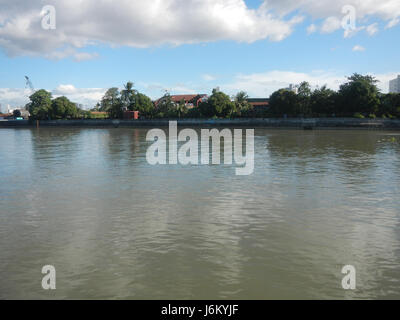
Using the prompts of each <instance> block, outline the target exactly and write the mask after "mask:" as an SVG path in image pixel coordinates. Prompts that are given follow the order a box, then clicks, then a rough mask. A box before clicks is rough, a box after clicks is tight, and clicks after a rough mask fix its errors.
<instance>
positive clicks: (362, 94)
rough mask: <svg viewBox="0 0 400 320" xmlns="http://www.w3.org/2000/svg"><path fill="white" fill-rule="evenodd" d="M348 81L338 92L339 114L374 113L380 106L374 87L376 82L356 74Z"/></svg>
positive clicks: (369, 77)
mask: <svg viewBox="0 0 400 320" xmlns="http://www.w3.org/2000/svg"><path fill="white" fill-rule="evenodd" d="M348 80H349V81H348V82H347V83H345V84H343V85H341V86H340V90H339V99H340V106H339V109H340V111H341V113H343V114H347V113H350V114H352V113H354V112H360V113H366V114H370V113H376V112H377V111H378V109H379V105H380V100H379V90H378V87H377V86H376V83H377V82H378V81H377V80H376V79H375V78H373V77H371V76H362V75H360V74H357V73H355V74H353V75H352V76H351V77H349V78H348Z"/></svg>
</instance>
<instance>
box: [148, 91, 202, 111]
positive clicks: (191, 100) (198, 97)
mask: <svg viewBox="0 0 400 320" xmlns="http://www.w3.org/2000/svg"><path fill="white" fill-rule="evenodd" d="M169 97H170V98H171V101H172V102H174V103H176V104H179V103H180V102H181V101H184V102H185V105H186V107H188V108H191V107H192V108H193V107H198V106H199V104H200V102H202V101H203V100H205V99H207V95H206V94H181V95H171V96H169ZM166 99H168V96H164V97H162V98H160V99H158V100H157V101H155V103H154V104H155V106H156V107H157V106H158V105H159V104H160V103H161V102H163V101H165V100H166Z"/></svg>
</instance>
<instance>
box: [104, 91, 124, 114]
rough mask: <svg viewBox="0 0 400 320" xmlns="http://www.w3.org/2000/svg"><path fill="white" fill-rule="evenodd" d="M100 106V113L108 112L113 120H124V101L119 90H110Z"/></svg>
mask: <svg viewBox="0 0 400 320" xmlns="http://www.w3.org/2000/svg"><path fill="white" fill-rule="evenodd" d="M100 105H101V107H100V111H104V112H108V114H109V115H110V117H111V118H122V108H123V101H122V100H121V97H120V93H119V90H118V88H110V89H108V90H107V91H106V93H105V95H104V97H103V98H102V99H101V102H100Z"/></svg>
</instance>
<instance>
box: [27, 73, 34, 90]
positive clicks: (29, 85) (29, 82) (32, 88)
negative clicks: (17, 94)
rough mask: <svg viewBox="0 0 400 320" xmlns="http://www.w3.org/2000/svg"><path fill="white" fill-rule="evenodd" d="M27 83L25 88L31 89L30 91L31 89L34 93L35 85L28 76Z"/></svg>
mask: <svg viewBox="0 0 400 320" xmlns="http://www.w3.org/2000/svg"><path fill="white" fill-rule="evenodd" d="M25 81H26V83H25V88H28V87H29V89H31V91H32V93H33V92H35V88H34V87H33V84H32V82H31V80H29V77H28V76H25Z"/></svg>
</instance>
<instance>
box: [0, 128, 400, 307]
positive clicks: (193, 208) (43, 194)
mask: <svg viewBox="0 0 400 320" xmlns="http://www.w3.org/2000/svg"><path fill="white" fill-rule="evenodd" d="M146 132H147V130H146V129H79V128H73V129H59V128H58V129H51V128H48V129H47V128H41V129H40V130H36V129H32V130H31V129H27V130H25V129H23V130H16V129H2V130H0V138H1V141H2V148H1V149H0V178H1V184H0V298H22V299H26V298H43V299H54V298H68V299H72V298H75V299H84V298H99V299H101V298H116V299H122V298H130V299H144V298H150V299H204V298H209V299H219V298H221V299H225V298H229V299H277V298H289V299H315V298H320V299H324V298H335V299H336V298H338V299H343V298H344V299H350V298H398V299H399V298H400V272H399V267H400V229H399V228H400V226H399V221H400V219H399V218H400V209H399V208H400V199H399V196H398V195H399V186H400V160H399V159H400V158H399V155H400V143H399V141H400V135H399V134H398V133H395V132H378V131H314V132H303V131H285V130H265V129H257V130H256V132H255V135H256V136H255V152H256V158H255V171H254V174H253V175H251V176H235V174H234V168H233V167H232V166H226V165H221V166H215V165H210V166H180V165H176V166H159V167H153V166H149V165H148V164H147V162H146V158H145V156H146V149H147V147H148V145H149V143H147V142H146V141H145V135H146ZM393 137H395V139H392V138H393ZM233 166H235V165H233ZM47 264H51V265H54V266H55V267H56V270H57V290H55V291H52V292H47V291H43V290H42V289H41V279H42V274H41V268H42V266H44V265H47ZM347 264H351V265H354V266H355V267H356V269H357V290H355V291H344V290H343V289H342V288H341V279H342V276H343V275H342V274H341V268H342V267H343V266H344V265H347Z"/></svg>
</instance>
